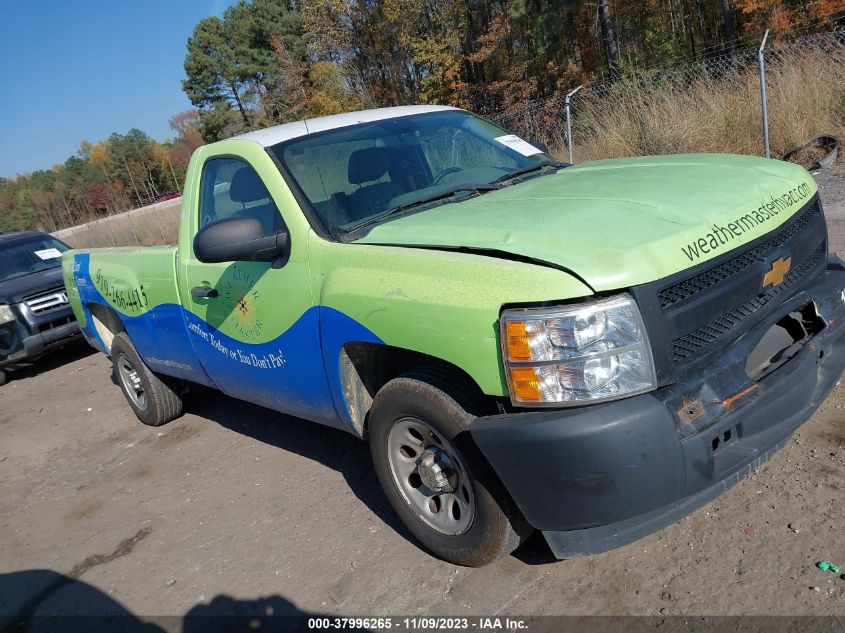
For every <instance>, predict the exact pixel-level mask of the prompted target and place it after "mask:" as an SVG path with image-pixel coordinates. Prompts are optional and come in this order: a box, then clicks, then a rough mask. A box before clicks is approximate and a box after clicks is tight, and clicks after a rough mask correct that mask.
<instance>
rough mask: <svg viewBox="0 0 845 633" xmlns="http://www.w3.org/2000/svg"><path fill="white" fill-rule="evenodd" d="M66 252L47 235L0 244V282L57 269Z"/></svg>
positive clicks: (60, 244) (62, 246)
mask: <svg viewBox="0 0 845 633" xmlns="http://www.w3.org/2000/svg"><path fill="white" fill-rule="evenodd" d="M66 250H68V247H67V246H65V245H64V244H62V243H61V242H59V241H58V240H54V239H53V238H51V237H50V236H47V235H45V236H43V237H42V236H34V237H29V238H22V239H14V240H9V241H8V242H0V281H6V280H8V279H13V278H15V277H22V276H23V275H29V274H30V273H37V272H38V271H39V270H45V269H47V268H57V267H58V266H61V265H62V260H61V256H62V253H64V252H65V251H66Z"/></svg>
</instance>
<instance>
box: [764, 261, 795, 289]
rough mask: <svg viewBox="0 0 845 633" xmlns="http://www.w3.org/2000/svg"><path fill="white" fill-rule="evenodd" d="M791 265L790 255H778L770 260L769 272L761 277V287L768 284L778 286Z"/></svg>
mask: <svg viewBox="0 0 845 633" xmlns="http://www.w3.org/2000/svg"><path fill="white" fill-rule="evenodd" d="M791 266H792V257H787V258H786V259H784V258H783V257H779V258H778V259H776V260H775V261H773V262H772V267H771V269H770V270H769V272H767V273H766V275H765V276H764V277H763V288H766V287H768V286H779V285H780V284H782V283H783V278H784V277H785V276H786V273H788V272H789V269H790V267H791Z"/></svg>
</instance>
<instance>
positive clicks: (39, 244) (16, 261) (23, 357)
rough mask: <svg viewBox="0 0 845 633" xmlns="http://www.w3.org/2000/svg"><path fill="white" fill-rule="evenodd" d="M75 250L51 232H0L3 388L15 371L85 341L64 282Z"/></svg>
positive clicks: (0, 372) (0, 374) (0, 364)
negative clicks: (67, 258) (67, 259)
mask: <svg viewBox="0 0 845 633" xmlns="http://www.w3.org/2000/svg"><path fill="white" fill-rule="evenodd" d="M69 248H70V247H69V246H68V245H67V244H64V243H62V242H60V241H59V240H57V239H56V238H54V237H52V236H50V235H47V234H46V233H38V232H36V231H10V232H5V233H0V385H2V384H3V383H5V382H6V378H7V373H8V371H9V370H10V369H14V368H15V367H16V366H17V365H22V364H25V363H31V362H32V361H35V360H37V359H38V358H40V357H41V356H43V355H44V354H46V353H47V352H48V351H50V350H52V349H54V348H57V347H61V346H63V345H65V344H66V343H68V342H69V341H71V340H72V339H74V338H76V337H78V336H79V326H78V325H77V323H76V320H75V319H74V316H73V312H72V311H71V308H70V304H69V303H68V299H67V293H66V292H65V286H64V281H63V280H62V266H61V254H62V253H63V252H64V251H66V250H68V249H69Z"/></svg>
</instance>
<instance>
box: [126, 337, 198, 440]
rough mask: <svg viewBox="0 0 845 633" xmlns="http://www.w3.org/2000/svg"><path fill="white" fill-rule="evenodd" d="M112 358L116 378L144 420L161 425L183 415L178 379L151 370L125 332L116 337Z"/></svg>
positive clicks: (140, 418)
mask: <svg viewBox="0 0 845 633" xmlns="http://www.w3.org/2000/svg"><path fill="white" fill-rule="evenodd" d="M111 358H112V371H113V374H114V379H115V381H116V382H117V384H118V385H120V388H121V390H122V391H123V395H124V396H125V397H126V401H127V402H128V403H129V406H130V407H132V410H133V411H134V412H135V415H136V416H137V417H138V419H139V420H140V421H141V422H143V423H144V424H148V425H149V426H161V425H162V424H166V423H167V422H170V421H171V420H174V419H176V418H178V417H179V416H180V415H182V397H181V395H180V390H179V382H178V381H177V380H176V379H175V378H170V377H169V376H158V375H157V374H154V373H153V372H152V371H150V368H149V367H147V366H146V364H144V361H143V360H141V357H140V356H138V352H136V351H135V346H134V345H132V341H131V340H129V337H128V336H127V335H126V333H125V332H121V333H120V334H117V335H116V336H115V337H114V340H113V341H112V345H111Z"/></svg>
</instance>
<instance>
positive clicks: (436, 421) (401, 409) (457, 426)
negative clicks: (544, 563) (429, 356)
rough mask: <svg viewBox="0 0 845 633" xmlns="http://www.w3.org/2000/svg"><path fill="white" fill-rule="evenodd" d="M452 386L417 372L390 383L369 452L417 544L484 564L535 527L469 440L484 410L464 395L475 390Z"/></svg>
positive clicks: (379, 397)
mask: <svg viewBox="0 0 845 633" xmlns="http://www.w3.org/2000/svg"><path fill="white" fill-rule="evenodd" d="M450 382H451V381H447V379H446V378H445V377H443V376H441V375H440V374H439V373H436V372H435V371H433V370H417V371H414V372H410V373H408V374H405V375H403V376H400V377H399V378H395V379H393V380H391V381H389V382H388V383H387V384H385V385H384V386H383V387H382V388H381V390H379V392H378V393H377V394H376V397H375V399H374V400H373V405H372V408H371V410H370V415H369V422H368V424H369V428H368V430H369V443H370V452H371V454H372V457H373V463H374V465H375V470H376V474H377V476H378V478H379V482H380V483H381V486H382V488H383V489H384V492H385V494H386V495H387V498H388V500H389V501H390V505H391V506H393V509H394V510H395V511H396V513H397V514H398V515H399V518H400V519H401V520H402V522H403V523H404V524H405V526H406V527H407V528H408V529H409V530H410V531H411V533H412V534H413V535H414V536H415V537H416V538H417V539H418V540H419V541H420V543H422V544H423V546H425V548H426V549H428V550H429V551H430V552H432V553H433V554H434V555H435V556H437V557H439V558H441V559H443V560H446V561H448V562H451V563H455V564H457V565H464V566H468V567H480V566H482V565H487V564H489V563H491V562H493V561H495V560H496V559H498V558H500V557H502V556H504V555H506V554H509V553H510V552H512V551H513V550H515V549H516V548H517V547H518V546H519V545H520V543H521V542H523V541H524V540H525V539H526V538H527V537H528V536H529V535H530V533H531V531H532V529H531V528H530V527H529V526H528V525H527V523H526V522H525V520H524V519H523V518H522V517H521V515H520V513H519V511H518V510H517V509H516V508H515V506H514V504H513V501H512V500H511V498H510V496H509V495H508V493H507V491H506V490H505V489H504V486H502V484H501V482H500V481H499V479H498V477H496V475H495V473H494V472H493V470H492V468H491V467H490V465H489V464H488V463H487V461H486V460H485V459H484V457H483V455H482V454H481V452H480V451H479V449H478V448H477V446H476V445H475V443H474V442H473V440H472V438H471V437H470V434H469V424H470V422H471V421H472V420H473V419H474V418H475V417H476V416H475V415H473V413H472V411H476V412H477V411H480V409H479V408H478V407H477V405H475V404H474V403H473V402H472V401H471V400H470V399H469V398H468V397H467V396H466V395H463V394H465V393H470V391H469V390H468V389H467V390H457V389H454V388H453V387H450V386H449V383H450ZM451 391H454V392H455V393H457V394H458V395H454V396H453V395H450V392H451ZM415 433H416V434H415ZM420 439H422V441H420ZM435 497H436V498H437V501H435ZM455 506H457V509H455Z"/></svg>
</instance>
